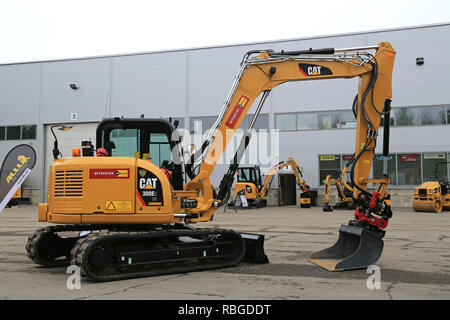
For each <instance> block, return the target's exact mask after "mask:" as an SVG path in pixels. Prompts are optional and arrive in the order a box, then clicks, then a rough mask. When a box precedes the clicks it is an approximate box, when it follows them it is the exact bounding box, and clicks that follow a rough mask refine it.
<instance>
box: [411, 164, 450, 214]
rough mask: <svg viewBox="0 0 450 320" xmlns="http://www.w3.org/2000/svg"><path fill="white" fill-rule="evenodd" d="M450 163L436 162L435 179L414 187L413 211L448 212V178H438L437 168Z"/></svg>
mask: <svg viewBox="0 0 450 320" xmlns="http://www.w3.org/2000/svg"><path fill="white" fill-rule="evenodd" d="M448 163H450V162H438V163H436V166H435V179H434V180H431V181H426V182H424V183H422V184H421V185H420V186H418V187H416V188H415V190H414V195H413V202H412V205H413V209H414V211H419V212H436V213H440V212H441V211H442V210H443V209H444V210H450V183H449V181H448V177H441V178H439V174H438V168H439V166H440V165H444V164H445V165H447V164H448Z"/></svg>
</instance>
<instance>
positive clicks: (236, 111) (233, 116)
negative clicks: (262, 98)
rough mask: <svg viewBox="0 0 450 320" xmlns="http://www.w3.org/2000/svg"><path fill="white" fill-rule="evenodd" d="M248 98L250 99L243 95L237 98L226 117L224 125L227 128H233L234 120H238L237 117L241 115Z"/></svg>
mask: <svg viewBox="0 0 450 320" xmlns="http://www.w3.org/2000/svg"><path fill="white" fill-rule="evenodd" d="M249 100H250V99H249V98H247V97H246V96H244V95H242V96H241V97H240V98H239V100H238V103H237V104H236V106H235V107H234V109H233V111H232V112H231V114H230V116H229V117H228V119H227V122H225V125H226V126H227V127H228V128H231V129H234V126H235V125H236V122H237V121H238V120H239V117H240V116H241V114H242V112H244V109H245V106H246V105H247V103H248V101H249Z"/></svg>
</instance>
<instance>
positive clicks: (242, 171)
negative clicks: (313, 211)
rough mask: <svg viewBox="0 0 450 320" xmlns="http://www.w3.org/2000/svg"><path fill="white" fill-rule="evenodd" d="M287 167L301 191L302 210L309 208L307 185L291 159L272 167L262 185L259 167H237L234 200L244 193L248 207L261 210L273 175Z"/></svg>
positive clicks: (265, 201)
mask: <svg viewBox="0 0 450 320" xmlns="http://www.w3.org/2000/svg"><path fill="white" fill-rule="evenodd" d="M288 166H289V167H290V168H292V172H293V173H294V175H295V179H296V182H297V186H298V187H299V188H300V190H301V194H300V206H301V207H302V208H309V207H311V195H310V188H309V185H308V184H307V183H306V181H305V180H303V174H302V169H301V168H300V167H299V166H298V164H297V162H295V160H294V159H293V158H292V157H289V159H288V160H286V161H281V162H279V163H278V164H276V165H273V166H272V167H271V168H270V169H269V171H268V172H267V175H266V178H265V179H264V183H261V170H260V168H259V166H254V167H239V168H238V170H237V171H236V176H237V179H236V180H237V181H236V184H235V186H234V199H237V197H238V196H239V195H240V194H242V193H244V194H245V197H246V199H247V202H248V205H249V206H250V207H253V208H255V207H256V208H262V207H265V206H267V199H266V196H267V192H268V190H269V188H270V185H271V184H272V181H273V178H274V177H275V174H276V173H277V172H278V171H279V170H281V169H283V168H286V167H288Z"/></svg>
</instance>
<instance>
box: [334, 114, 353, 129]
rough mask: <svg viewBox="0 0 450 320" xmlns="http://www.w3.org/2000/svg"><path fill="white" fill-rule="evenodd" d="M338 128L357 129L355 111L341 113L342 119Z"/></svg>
mask: <svg viewBox="0 0 450 320" xmlns="http://www.w3.org/2000/svg"><path fill="white" fill-rule="evenodd" d="M338 128H343V129H354V128H356V118H355V116H354V114H353V111H341V119H340V123H339V124H338Z"/></svg>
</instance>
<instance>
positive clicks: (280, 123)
mask: <svg viewBox="0 0 450 320" xmlns="http://www.w3.org/2000/svg"><path fill="white" fill-rule="evenodd" d="M275 128H276V129H278V130H280V131H291V130H296V128H297V124H296V114H295V113H281V114H276V115H275Z"/></svg>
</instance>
